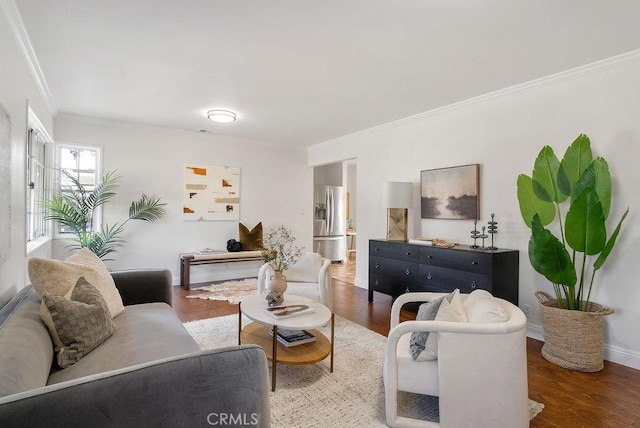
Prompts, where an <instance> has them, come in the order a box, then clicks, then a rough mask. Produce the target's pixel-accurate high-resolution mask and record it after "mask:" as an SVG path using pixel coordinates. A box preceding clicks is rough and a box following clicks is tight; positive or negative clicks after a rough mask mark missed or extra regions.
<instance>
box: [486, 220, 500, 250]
mask: <svg viewBox="0 0 640 428" xmlns="http://www.w3.org/2000/svg"><path fill="white" fill-rule="evenodd" d="M494 217H495V214H491V221H490V222H489V228H488V229H489V234H490V235H491V246H490V247H489V248H488V249H489V250H497V249H498V248H497V247H496V246H494V245H493V235H495V234H496V233H498V222H497V221H495V220H494Z"/></svg>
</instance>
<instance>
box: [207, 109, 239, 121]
mask: <svg viewBox="0 0 640 428" xmlns="http://www.w3.org/2000/svg"><path fill="white" fill-rule="evenodd" d="M207 117H208V118H209V119H211V120H213V121H214V122H220V123H229V122H235V120H236V114H235V113H234V112H232V111H231V110H209V111H208V112H207Z"/></svg>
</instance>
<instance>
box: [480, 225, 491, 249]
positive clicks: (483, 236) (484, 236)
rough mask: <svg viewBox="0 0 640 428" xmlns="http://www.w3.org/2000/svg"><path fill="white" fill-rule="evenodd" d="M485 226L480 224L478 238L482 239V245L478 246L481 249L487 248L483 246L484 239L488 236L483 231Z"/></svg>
mask: <svg viewBox="0 0 640 428" xmlns="http://www.w3.org/2000/svg"><path fill="white" fill-rule="evenodd" d="M485 229H486V228H485V227H484V226H482V235H479V236H478V238H480V239H482V247H480V249H481V250H486V249H487V248H486V247H485V246H484V240H485V239H487V238H488V237H489V235H487V234H486V233H484V230H485Z"/></svg>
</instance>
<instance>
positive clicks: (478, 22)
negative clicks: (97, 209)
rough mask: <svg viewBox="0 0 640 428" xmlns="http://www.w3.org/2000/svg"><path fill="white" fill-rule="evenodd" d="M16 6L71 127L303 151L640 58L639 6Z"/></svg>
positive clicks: (121, 1)
mask: <svg viewBox="0 0 640 428" xmlns="http://www.w3.org/2000/svg"><path fill="white" fill-rule="evenodd" d="M15 3H16V5H17V6H18V9H19V11H20V13H21V15H22V19H23V21H24V25H25V27H26V30H27V33H28V35H29V37H30V38H31V42H32V44H33V46H34V49H35V53H36V56H37V59H38V61H39V63H40V66H41V68H42V71H43V74H44V76H45V79H46V82H47V84H48V87H49V90H50V93H51V95H52V102H53V105H54V107H55V109H56V110H57V112H58V114H73V115H82V116H89V117H96V118H102V119H108V120H117V121H125V122H134V123H142V124H151V125H159V126H164V127H170V128H178V129H183V130H188V131H193V132H200V130H207V131H208V132H210V133H212V134H218V135H229V136H232V137H240V138H248V139H254V140H259V141H263V142H268V143H275V144H278V145H283V146H290V147H305V146H308V145H311V144H315V143H318V142H322V141H326V140H329V139H333V138H336V137H339V136H343V135H347V134H351V133H354V132H358V131H361V130H363V129H367V128H371V127H374V126H377V125H381V124H384V123H387V122H392V121H394V120H398V119H401V118H404V117H408V116H411V115H415V114H419V113H422V112H426V111H429V110H433V109H436V108H438V107H442V106H446V105H450V104H452V103H456V102H459V101H463V100H466V99H469V98H473V97H476V96H479V95H483V94H486V93H489V92H492V91H495V90H498V89H502V88H506V87H509V86H513V85H516V84H519V83H524V82H527V81H530V80H533V79H536V78H540V77H544V76H548V75H550V74H554V73H557V72H560V71H564V70H567V69H571V68H574V67H578V66H581V65H585V64H589V63H591V62H594V61H598V60H601V59H605V58H608V57H611V56H615V55H618V54H622V53H625V52H629V51H632V50H636V49H639V48H640V25H638V22H639V20H640V2H638V1H637V0H615V1H607V0H563V1H558V0H529V1H527V0H402V1H392V0H385V1H383V0H315V1H312V0H188V1H183V2H177V1H170V0H136V1H131V0H110V1H94V0H48V1H42V0H15ZM212 108H228V109H232V110H234V111H236V112H237V113H238V116H239V119H238V121H237V122H235V123H232V124H216V123H214V122H211V121H209V120H208V119H207V118H206V114H205V113H206V111H207V110H210V109H212Z"/></svg>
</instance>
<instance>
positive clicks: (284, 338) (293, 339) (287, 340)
mask: <svg viewBox="0 0 640 428" xmlns="http://www.w3.org/2000/svg"><path fill="white" fill-rule="evenodd" d="M269 335H270V336H273V330H269ZM277 339H278V342H280V343H282V344H283V345H284V346H286V347H287V348H289V347H291V346H296V345H302V344H304V343H309V342H315V340H316V337H315V336H314V335H313V334H311V333H309V332H308V331H307V330H287V329H284V328H279V329H278V337H277Z"/></svg>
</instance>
